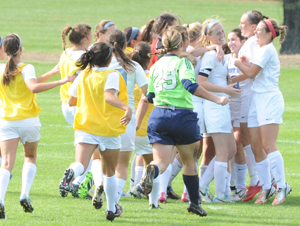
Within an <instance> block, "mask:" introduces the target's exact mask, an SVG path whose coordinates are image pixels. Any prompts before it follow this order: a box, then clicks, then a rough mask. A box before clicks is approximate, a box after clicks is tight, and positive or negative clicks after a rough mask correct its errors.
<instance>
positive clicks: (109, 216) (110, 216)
mask: <svg viewBox="0 0 300 226" xmlns="http://www.w3.org/2000/svg"><path fill="white" fill-rule="evenodd" d="M122 213H123V208H122V207H121V206H120V205H118V204H116V212H115V213H113V212H112V211H106V220H109V221H113V220H114V219H115V218H116V217H119V216H121V214H122Z"/></svg>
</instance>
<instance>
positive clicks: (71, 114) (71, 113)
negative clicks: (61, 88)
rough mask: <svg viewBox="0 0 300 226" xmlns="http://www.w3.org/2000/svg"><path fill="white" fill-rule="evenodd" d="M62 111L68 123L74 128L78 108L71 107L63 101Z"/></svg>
mask: <svg viewBox="0 0 300 226" xmlns="http://www.w3.org/2000/svg"><path fill="white" fill-rule="evenodd" d="M61 109H62V113H63V116H64V117H65V119H66V121H67V123H69V124H70V125H71V126H72V127H73V125H74V118H75V114H76V106H73V107H70V106H69V104H67V103H66V102H64V101H63V102H62V104H61Z"/></svg>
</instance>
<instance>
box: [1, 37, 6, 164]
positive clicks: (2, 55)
mask: <svg viewBox="0 0 300 226" xmlns="http://www.w3.org/2000/svg"><path fill="white" fill-rule="evenodd" d="M3 40H4V38H3V37H1V36H0V60H4V58H5V53H4V50H3V47H2V46H3V45H2V44H3ZM1 65H2V64H1V63H0V66H1ZM1 162H2V158H1V147H0V166H1Z"/></svg>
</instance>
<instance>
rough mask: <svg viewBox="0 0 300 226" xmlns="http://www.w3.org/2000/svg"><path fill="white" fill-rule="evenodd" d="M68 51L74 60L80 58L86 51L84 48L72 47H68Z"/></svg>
mask: <svg viewBox="0 0 300 226" xmlns="http://www.w3.org/2000/svg"><path fill="white" fill-rule="evenodd" d="M66 52H67V54H68V56H69V57H70V58H71V59H72V60H76V61H77V60H79V58H80V57H81V56H82V54H84V53H85V51H84V50H76V51H74V50H72V49H66Z"/></svg>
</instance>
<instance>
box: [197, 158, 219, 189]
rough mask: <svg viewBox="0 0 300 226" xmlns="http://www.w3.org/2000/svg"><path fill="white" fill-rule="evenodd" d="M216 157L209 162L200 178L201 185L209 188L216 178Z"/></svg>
mask: <svg viewBox="0 0 300 226" xmlns="http://www.w3.org/2000/svg"><path fill="white" fill-rule="evenodd" d="M215 161H216V157H214V158H213V159H212V160H211V161H210V163H209V164H208V166H207V168H206V170H205V172H204V174H203V175H202V177H201V179H200V187H204V188H207V189H208V188H209V185H210V182H212V180H213V179H214V167H215Z"/></svg>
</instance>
